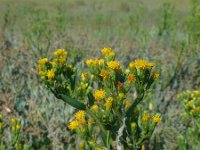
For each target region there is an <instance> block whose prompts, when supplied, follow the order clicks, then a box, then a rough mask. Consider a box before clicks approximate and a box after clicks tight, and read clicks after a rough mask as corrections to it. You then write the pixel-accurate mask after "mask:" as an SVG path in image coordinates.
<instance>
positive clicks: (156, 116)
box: [152, 114, 161, 123]
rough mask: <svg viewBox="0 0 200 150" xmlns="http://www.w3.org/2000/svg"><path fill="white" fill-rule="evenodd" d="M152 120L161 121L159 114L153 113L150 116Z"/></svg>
mask: <svg viewBox="0 0 200 150" xmlns="http://www.w3.org/2000/svg"><path fill="white" fill-rule="evenodd" d="M152 121H153V122H154V123H159V122H160V121H161V117H160V115H159V114H156V115H154V116H153V117H152Z"/></svg>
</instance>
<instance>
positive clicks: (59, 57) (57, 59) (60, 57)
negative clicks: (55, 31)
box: [50, 49, 68, 66]
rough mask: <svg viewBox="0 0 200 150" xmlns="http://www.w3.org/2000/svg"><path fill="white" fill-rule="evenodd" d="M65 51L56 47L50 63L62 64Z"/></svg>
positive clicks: (65, 55) (64, 58) (65, 56)
mask: <svg viewBox="0 0 200 150" xmlns="http://www.w3.org/2000/svg"><path fill="white" fill-rule="evenodd" d="M67 54H68V53H67V51H65V50H64V49H58V50H56V51H55V52H54V53H53V55H54V56H55V58H54V59H53V61H51V62H50V63H51V64H52V65H53V66H55V65H62V64H64V63H65V60H66V58H67Z"/></svg>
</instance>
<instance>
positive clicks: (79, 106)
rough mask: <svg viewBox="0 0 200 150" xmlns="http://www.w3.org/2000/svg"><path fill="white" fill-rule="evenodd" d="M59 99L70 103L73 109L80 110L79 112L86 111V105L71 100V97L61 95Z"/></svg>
mask: <svg viewBox="0 0 200 150" xmlns="http://www.w3.org/2000/svg"><path fill="white" fill-rule="evenodd" d="M59 98H60V99H62V100H63V101H64V102H66V103H68V104H69V105H71V106H72V107H74V108H76V109H79V110H85V109H86V106H85V104H83V103H81V102H79V101H77V100H75V99H74V98H71V97H70V96H67V95H64V94H59Z"/></svg>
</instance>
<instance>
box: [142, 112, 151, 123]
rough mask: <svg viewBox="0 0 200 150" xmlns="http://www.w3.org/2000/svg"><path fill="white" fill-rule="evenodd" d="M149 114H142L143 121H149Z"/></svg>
mask: <svg viewBox="0 0 200 150" xmlns="http://www.w3.org/2000/svg"><path fill="white" fill-rule="evenodd" d="M149 117H150V116H149V114H148V113H144V115H143V116H142V122H143V123H147V122H148V120H149Z"/></svg>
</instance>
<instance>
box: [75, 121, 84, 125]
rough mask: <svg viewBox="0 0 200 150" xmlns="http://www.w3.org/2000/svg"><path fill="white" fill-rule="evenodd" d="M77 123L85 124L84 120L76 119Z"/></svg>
mask: <svg viewBox="0 0 200 150" xmlns="http://www.w3.org/2000/svg"><path fill="white" fill-rule="evenodd" d="M77 121H78V123H79V126H84V125H85V120H77Z"/></svg>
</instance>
